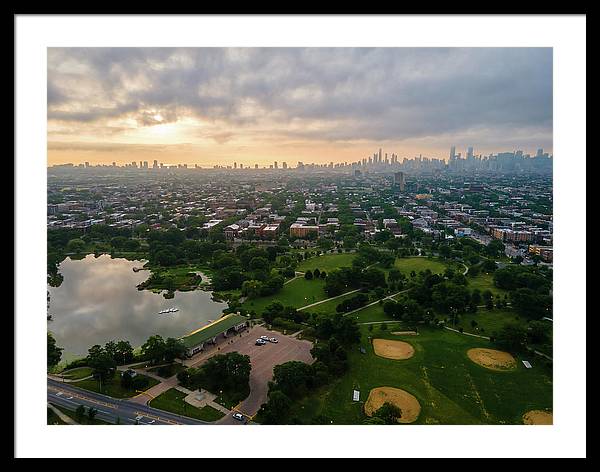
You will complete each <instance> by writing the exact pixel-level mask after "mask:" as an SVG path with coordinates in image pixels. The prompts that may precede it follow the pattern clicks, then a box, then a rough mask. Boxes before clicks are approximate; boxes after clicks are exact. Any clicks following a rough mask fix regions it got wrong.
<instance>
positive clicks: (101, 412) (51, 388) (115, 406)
mask: <svg viewBox="0 0 600 472" xmlns="http://www.w3.org/2000/svg"><path fill="white" fill-rule="evenodd" d="M47 382H48V393H47V399H48V402H49V403H52V404H53V405H58V406H61V407H64V408H67V409H69V410H73V411H74V410H75V409H76V408H77V407H78V406H79V405H83V406H85V407H92V408H96V409H97V410H98V414H97V415H96V418H98V419H101V420H104V421H108V422H109V423H116V421H117V418H119V419H120V421H121V424H135V421H136V420H135V418H136V417H137V416H142V418H140V419H139V420H138V423H139V424H145V425H148V424H152V425H158V424H160V425H166V424H210V423H205V422H204V421H200V420H196V419H193V418H186V417H185V416H180V415H176V414H174V413H169V412H167V411H162V410H157V409H156V408H152V407H150V406H147V405H141V404H139V403H135V402H132V401H131V400H130V399H123V400H120V399H116V398H111V397H108V396H106V395H101V394H99V393H95V392H90V391H87V390H82V389H80V388H77V387H74V386H73V385H71V384H68V383H63V382H58V381H56V380H53V379H48V380H47Z"/></svg>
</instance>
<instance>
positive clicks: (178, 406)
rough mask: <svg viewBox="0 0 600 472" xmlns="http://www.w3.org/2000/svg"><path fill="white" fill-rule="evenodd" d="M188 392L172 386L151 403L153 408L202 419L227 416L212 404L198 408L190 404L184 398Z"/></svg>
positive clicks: (215, 419)
mask: <svg viewBox="0 0 600 472" xmlns="http://www.w3.org/2000/svg"><path fill="white" fill-rule="evenodd" d="M185 397H186V394H185V393H183V392H180V391H179V390H177V389H174V388H171V389H169V390H167V391H166V392H164V393H161V394H160V395H159V396H158V397H156V398H155V399H153V400H151V401H150V403H149V405H150V406H151V407H152V408H158V409H159V410H164V411H170V412H171V413H176V414H178V415H182V416H189V417H190V418H195V419H197V420H202V421H210V422H212V421H217V420H219V419H221V418H222V417H223V416H225V415H224V414H223V413H222V412H220V411H219V410H215V409H214V408H213V407H211V406H208V405H207V406H205V407H203V408H196V407H195V406H192V405H188V404H187V403H186V402H185V401H184V400H183V399H184V398H185Z"/></svg>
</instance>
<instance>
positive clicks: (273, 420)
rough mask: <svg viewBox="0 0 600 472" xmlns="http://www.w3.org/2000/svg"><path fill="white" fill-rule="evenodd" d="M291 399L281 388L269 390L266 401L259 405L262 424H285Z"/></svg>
mask: <svg viewBox="0 0 600 472" xmlns="http://www.w3.org/2000/svg"><path fill="white" fill-rule="evenodd" d="M291 405H292V401H291V400H290V398H289V397H288V396H287V395H286V394H285V393H283V392H282V391H281V390H273V391H270V392H269V395H268V401H267V403H265V404H264V405H262V407H261V411H260V416H261V417H262V418H263V423H264V424H285V422H286V419H287V418H288V415H289V411H290V407H291Z"/></svg>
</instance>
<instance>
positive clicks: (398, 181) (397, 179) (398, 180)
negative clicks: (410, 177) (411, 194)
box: [394, 172, 405, 192]
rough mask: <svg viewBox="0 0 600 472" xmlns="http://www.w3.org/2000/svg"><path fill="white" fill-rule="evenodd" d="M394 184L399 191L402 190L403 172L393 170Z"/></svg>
mask: <svg viewBox="0 0 600 472" xmlns="http://www.w3.org/2000/svg"><path fill="white" fill-rule="evenodd" d="M394 185H397V186H398V187H399V189H400V191H401V192H404V186H405V182H404V172H394Z"/></svg>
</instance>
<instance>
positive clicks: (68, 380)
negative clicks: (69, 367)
mask: <svg viewBox="0 0 600 472" xmlns="http://www.w3.org/2000/svg"><path fill="white" fill-rule="evenodd" d="M48 377H50V378H51V379H54V380H56V381H58V382H65V383H72V382H81V381H82V380H88V379H91V378H92V377H93V375H88V376H87V377H82V378H80V379H67V378H65V377H61V376H60V375H52V374H48Z"/></svg>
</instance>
